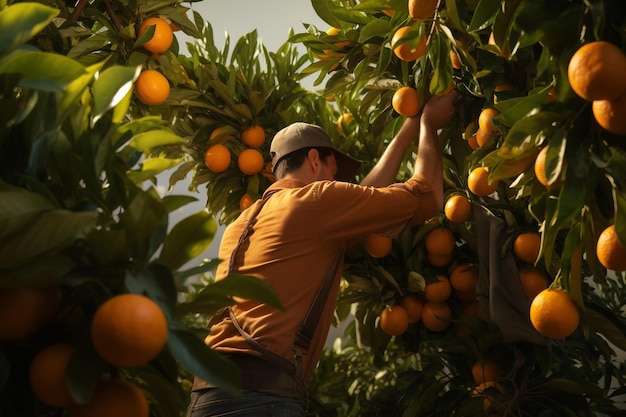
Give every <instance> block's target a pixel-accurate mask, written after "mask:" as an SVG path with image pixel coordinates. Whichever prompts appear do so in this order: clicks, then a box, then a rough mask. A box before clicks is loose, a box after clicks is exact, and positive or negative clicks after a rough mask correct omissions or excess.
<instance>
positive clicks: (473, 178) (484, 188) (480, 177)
mask: <svg viewBox="0 0 626 417" xmlns="http://www.w3.org/2000/svg"><path fill="white" fill-rule="evenodd" d="M498 185H499V181H498V180H495V181H493V182H489V170H488V169H487V168H485V167H476V168H474V169H473V170H472V171H471V172H470V174H469V176H468V177H467V187H468V188H469V190H470V191H471V192H473V193H474V194H476V195H477V196H480V197H486V196H488V195H489V194H491V193H493V192H494V191H496V190H497V189H498Z"/></svg>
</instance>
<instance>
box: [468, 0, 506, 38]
mask: <svg viewBox="0 0 626 417" xmlns="http://www.w3.org/2000/svg"><path fill="white" fill-rule="evenodd" d="M501 3H502V2H501V0H480V1H479V2H478V5H477V6H476V9H475V10H474V13H473V14H472V21H471V22H470V24H469V27H468V28H467V30H469V31H470V32H473V31H477V30H480V29H482V28H484V27H485V26H487V24H488V23H489V22H490V21H491V20H492V19H493V17H494V16H495V15H496V13H497V12H498V10H499V9H500V4H501Z"/></svg>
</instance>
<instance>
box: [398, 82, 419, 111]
mask: <svg viewBox="0 0 626 417" xmlns="http://www.w3.org/2000/svg"><path fill="white" fill-rule="evenodd" d="M391 106H392V107H393V109H394V110H395V111H396V112H397V113H398V114H400V115H402V116H407V117H409V116H415V115H416V114H417V113H418V112H419V110H420V102H419V97H418V95H417V90H416V89H414V88H412V87H408V86H405V87H400V88H398V89H397V90H396V91H395V93H393V97H392V99H391Z"/></svg>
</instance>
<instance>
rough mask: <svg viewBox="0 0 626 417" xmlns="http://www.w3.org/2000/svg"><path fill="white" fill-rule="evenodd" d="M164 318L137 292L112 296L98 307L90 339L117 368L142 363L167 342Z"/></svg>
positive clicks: (149, 300)
mask: <svg viewBox="0 0 626 417" xmlns="http://www.w3.org/2000/svg"><path fill="white" fill-rule="evenodd" d="M167 332H168V327H167V319H166V318H165V314H163V311H162V310H161V307H159V305H158V304H157V303H155V302H154V301H152V300H151V299H150V298H148V297H146V296H144V295H139V294H121V295H116V296H114V297H112V298H110V299H108V300H107V301H105V302H104V303H102V305H100V307H98V309H97V310H96V313H95V314H94V316H93V320H92V322H91V340H92V342H93V345H94V348H95V349H96V351H97V352H98V354H99V355H100V356H101V357H102V358H103V359H104V360H106V361H107V362H109V363H111V364H112V365H115V366H118V367H121V368H130V367H135V366H140V365H144V364H146V363H147V362H149V361H150V360H152V359H154V357H156V355H157V354H158V353H159V352H160V351H161V349H163V346H165V342H166V341H167Z"/></svg>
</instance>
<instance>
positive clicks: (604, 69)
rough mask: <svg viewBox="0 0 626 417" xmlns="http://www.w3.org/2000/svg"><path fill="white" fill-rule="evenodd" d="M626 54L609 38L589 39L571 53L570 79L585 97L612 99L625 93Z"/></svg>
mask: <svg viewBox="0 0 626 417" xmlns="http://www.w3.org/2000/svg"><path fill="white" fill-rule="evenodd" d="M625 73H626V56H625V55H624V53H623V52H622V50H621V49H619V48H618V47H617V46H615V45H614V44H612V43H610V42H606V41H595V42H589V43H587V44H585V45H583V46H581V47H580V48H579V49H578V50H577V51H576V52H575V53H574V55H572V58H571V59H570V61H569V64H568V66H567V78H568V80H569V83H570V86H571V87H572V90H574V92H575V93H576V94H578V95H579V96H580V97H582V98H584V99H585V100H588V101H592V100H612V99H615V98H617V97H619V96H621V95H623V94H625V93H626V77H624V74H625Z"/></svg>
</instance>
